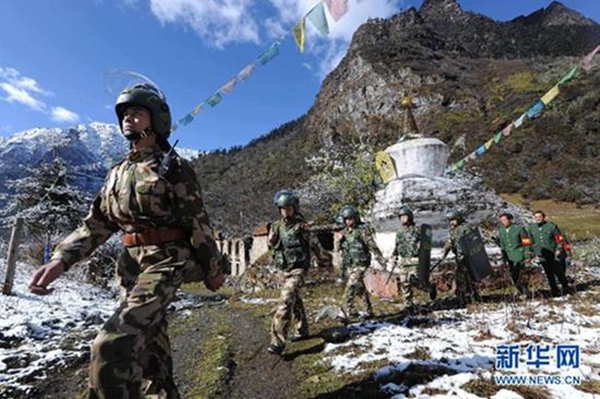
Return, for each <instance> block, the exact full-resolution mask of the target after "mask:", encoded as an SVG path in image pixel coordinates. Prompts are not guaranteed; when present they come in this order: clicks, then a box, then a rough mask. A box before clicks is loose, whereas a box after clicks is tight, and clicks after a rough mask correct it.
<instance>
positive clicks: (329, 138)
mask: <svg viewBox="0 0 600 399" xmlns="http://www.w3.org/2000/svg"><path fill="white" fill-rule="evenodd" d="M598 43H600V25H598V24H596V23H595V22H594V21H592V20H590V19H587V18H585V17H584V16H582V15H581V14H579V13H577V12H576V11H573V10H570V9H569V8H567V7H565V6H563V5H562V4H560V3H557V2H553V3H551V4H550V5H549V6H548V7H546V8H544V9H541V10H539V11H536V12H534V13H532V14H530V15H528V16H520V17H518V18H515V19H514V20H512V21H508V22H497V21H494V20H492V19H490V18H487V17H485V16H482V15H478V14H474V13H471V12H466V11H463V10H462V9H461V7H460V5H459V3H458V2H457V1H455V0H427V1H425V2H424V4H423V5H422V6H421V7H420V9H418V10H417V9H415V8H410V9H408V10H406V11H403V12H402V13H400V14H398V15H396V16H394V17H392V18H390V19H387V20H382V19H378V20H370V21H369V22H367V23H366V24H364V25H363V26H362V27H360V28H359V29H358V31H357V32H356V33H355V35H354V38H353V40H352V43H351V45H350V49H349V51H348V53H347V55H346V56H345V58H344V59H343V60H342V62H341V63H340V65H339V66H338V67H337V68H336V69H335V70H334V71H332V72H331V73H330V74H329V76H328V77H327V78H326V79H325V81H324V82H323V85H322V87H321V90H320V92H319V94H318V96H317V98H316V101H315V103H314V105H313V107H312V108H311V109H310V110H309V111H308V112H307V114H306V115H305V116H303V117H301V118H299V119H298V120H297V121H294V122H291V123H289V124H286V125H283V126H282V127H280V128H278V129H276V130H275V131H273V132H272V133H270V134H268V135H265V136H264V137H262V138H261V139H259V140H256V141H255V142H253V143H250V144H249V145H248V146H246V147H244V148H237V149H235V150H234V151H229V152H219V153H213V154H208V155H206V156H203V157H201V158H200V159H199V160H198V161H197V163H196V169H197V171H198V173H199V175H200V178H201V182H202V184H203V187H204V191H205V197H206V199H205V201H206V203H207V207H208V209H209V212H210V214H211V216H212V218H213V221H214V224H215V225H216V226H217V227H218V228H219V229H222V230H224V231H226V232H230V233H232V234H240V233H244V234H247V233H249V232H250V229H251V227H252V226H253V225H255V224H257V223H259V222H262V221H266V220H269V219H271V218H273V217H274V211H273V209H272V206H271V205H270V201H271V198H272V195H273V193H274V192H275V191H276V190H278V189H280V188H295V189H302V188H303V186H304V185H305V184H306V183H307V180H308V179H309V177H311V176H313V175H314V174H315V173H318V171H315V170H311V169H310V168H309V167H308V165H307V163H306V159H307V158H308V157H310V156H312V155H313V154H314V150H317V149H321V148H332V147H334V148H335V147H338V148H339V147H344V146H348V145H350V144H352V143H356V142H360V143H366V144H368V145H369V146H370V148H371V149H373V150H379V149H383V148H385V147H387V146H388V145H390V144H392V143H393V142H395V141H396V140H397V138H398V135H399V111H400V99H401V96H402V95H403V94H410V95H412V96H413V97H414V102H415V104H416V106H417V108H416V110H415V115H416V119H417V123H418V125H419V128H420V129H421V132H422V133H424V134H426V135H428V136H433V137H437V138H440V139H441V140H443V141H445V142H446V143H448V144H449V145H450V146H451V148H452V154H451V155H452V160H456V159H459V158H460V157H462V156H465V155H466V154H468V153H469V152H470V151H472V150H473V149H474V148H475V147H476V146H478V145H480V144H481V143H483V142H484V141H487V140H488V139H489V138H490V137H491V135H493V134H494V133H495V132H497V131H498V129H501V128H502V127H504V126H505V125H506V124H508V123H509V122H510V121H511V120H513V119H515V118H517V117H518V116H519V115H520V114H521V113H522V112H524V111H525V110H526V109H527V108H529V107H530V106H531V105H532V103H533V102H534V101H535V100H536V99H537V98H539V97H540V96H541V95H543V94H544V93H545V92H546V91H547V90H548V89H550V88H551V87H552V86H553V85H554V84H555V83H556V82H557V81H558V80H559V79H560V77H561V76H562V75H563V74H564V73H566V72H567V71H568V69H569V68H570V66H572V65H573V64H575V63H577V62H578V61H579V59H580V57H581V56H583V55H584V54H586V53H587V52H589V51H591V50H592V49H593V47H594V46H595V45H597V44H598ZM599 83H600V72H599V71H598V69H597V68H596V69H592V70H591V71H590V72H589V73H584V72H579V73H578V75H577V77H576V79H574V80H573V81H572V82H570V83H569V84H567V85H565V86H564V87H563V89H561V95H560V96H559V97H558V98H557V99H556V100H555V101H554V102H553V103H552V105H551V106H550V108H549V109H548V110H547V111H546V112H545V113H544V114H543V116H542V117H541V118H539V119H538V120H536V121H533V122H531V123H528V124H526V125H524V126H523V127H522V128H521V129H519V130H518V131H517V132H515V133H514V134H513V135H512V136H511V137H509V138H508V139H506V140H505V141H503V142H502V144H501V145H499V146H498V147H497V148H494V149H493V150H492V151H491V152H490V153H489V154H487V155H486V156H485V157H481V158H480V159H479V160H478V161H476V163H475V168H474V171H475V172H477V173H481V174H482V175H483V177H484V180H485V182H486V184H487V185H488V186H490V187H491V188H493V189H495V190H497V191H498V192H506V193H520V194H522V195H524V196H526V197H530V198H534V199H544V198H554V199H559V200H564V201H576V202H580V203H591V204H600V185H599V184H598V177H597V176H599V172H600V166H599V165H600V162H599V161H600V160H599V159H598V157H599V154H598V150H597V146H596V145H595V144H594V143H595V142H597V140H598V139H599V138H600V134H599V131H598V120H599V119H600V109H599V107H598V104H600V94H599V93H598V92H597V90H595V88H596V87H598V84H599ZM326 211H327V209H317V210H316V213H318V212H326ZM240 215H241V216H240ZM240 217H241V222H240Z"/></svg>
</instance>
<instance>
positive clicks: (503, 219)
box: [500, 216, 512, 227]
mask: <svg viewBox="0 0 600 399" xmlns="http://www.w3.org/2000/svg"><path fill="white" fill-rule="evenodd" d="M500 223H502V226H504V227H508V226H510V225H511V224H512V220H510V219H509V218H507V217H506V216H502V217H501V218H500Z"/></svg>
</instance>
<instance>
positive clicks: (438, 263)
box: [429, 259, 444, 273]
mask: <svg viewBox="0 0 600 399" xmlns="http://www.w3.org/2000/svg"><path fill="white" fill-rule="evenodd" d="M443 261H444V259H440V260H439V261H437V262H436V263H435V265H433V266H432V267H431V268H429V273H431V272H432V271H433V270H434V269H435V268H436V267H438V266H439V265H441V264H442V262H443Z"/></svg>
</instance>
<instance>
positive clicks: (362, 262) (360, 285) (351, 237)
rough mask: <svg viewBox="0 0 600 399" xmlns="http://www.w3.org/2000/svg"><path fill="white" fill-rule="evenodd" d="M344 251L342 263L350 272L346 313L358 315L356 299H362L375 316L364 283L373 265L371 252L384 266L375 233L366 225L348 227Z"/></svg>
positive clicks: (343, 233)
mask: <svg viewBox="0 0 600 399" xmlns="http://www.w3.org/2000/svg"><path fill="white" fill-rule="evenodd" d="M340 246H341V249H342V262H343V264H344V266H345V268H346V270H347V271H348V281H347V283H346V289H345V290H344V300H343V302H344V312H345V314H346V315H347V316H352V315H355V314H356V310H355V308H354V298H355V297H356V296H359V297H362V299H363V301H364V302H365V305H366V311H367V313H368V314H369V315H372V314H373V307H372V305H371V300H370V298H369V293H368V291H367V288H366V287H365V283H364V276H365V272H366V271H367V269H368V268H369V266H370V265H371V251H372V252H374V253H375V256H376V257H377V261H378V262H379V263H381V264H384V263H385V261H384V259H383V255H382V254H381V251H380V250H379V248H378V247H377V244H376V243H375V240H374V239H373V232H372V231H371V229H370V228H369V227H367V226H365V225H364V224H359V225H358V226H356V227H354V228H352V227H346V228H345V229H344V230H343V231H342V237H341V239H340Z"/></svg>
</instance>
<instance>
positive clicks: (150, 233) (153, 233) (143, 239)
mask: <svg viewBox="0 0 600 399" xmlns="http://www.w3.org/2000/svg"><path fill="white" fill-rule="evenodd" d="M188 237H189V235H188V234H187V233H186V232H185V230H183V229H169V230H146V231H141V232H136V233H126V234H123V238H122V241H123V245H124V246H126V247H137V246H140V245H159V244H164V243H167V242H171V241H176V240H181V239H186V238H188Z"/></svg>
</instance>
